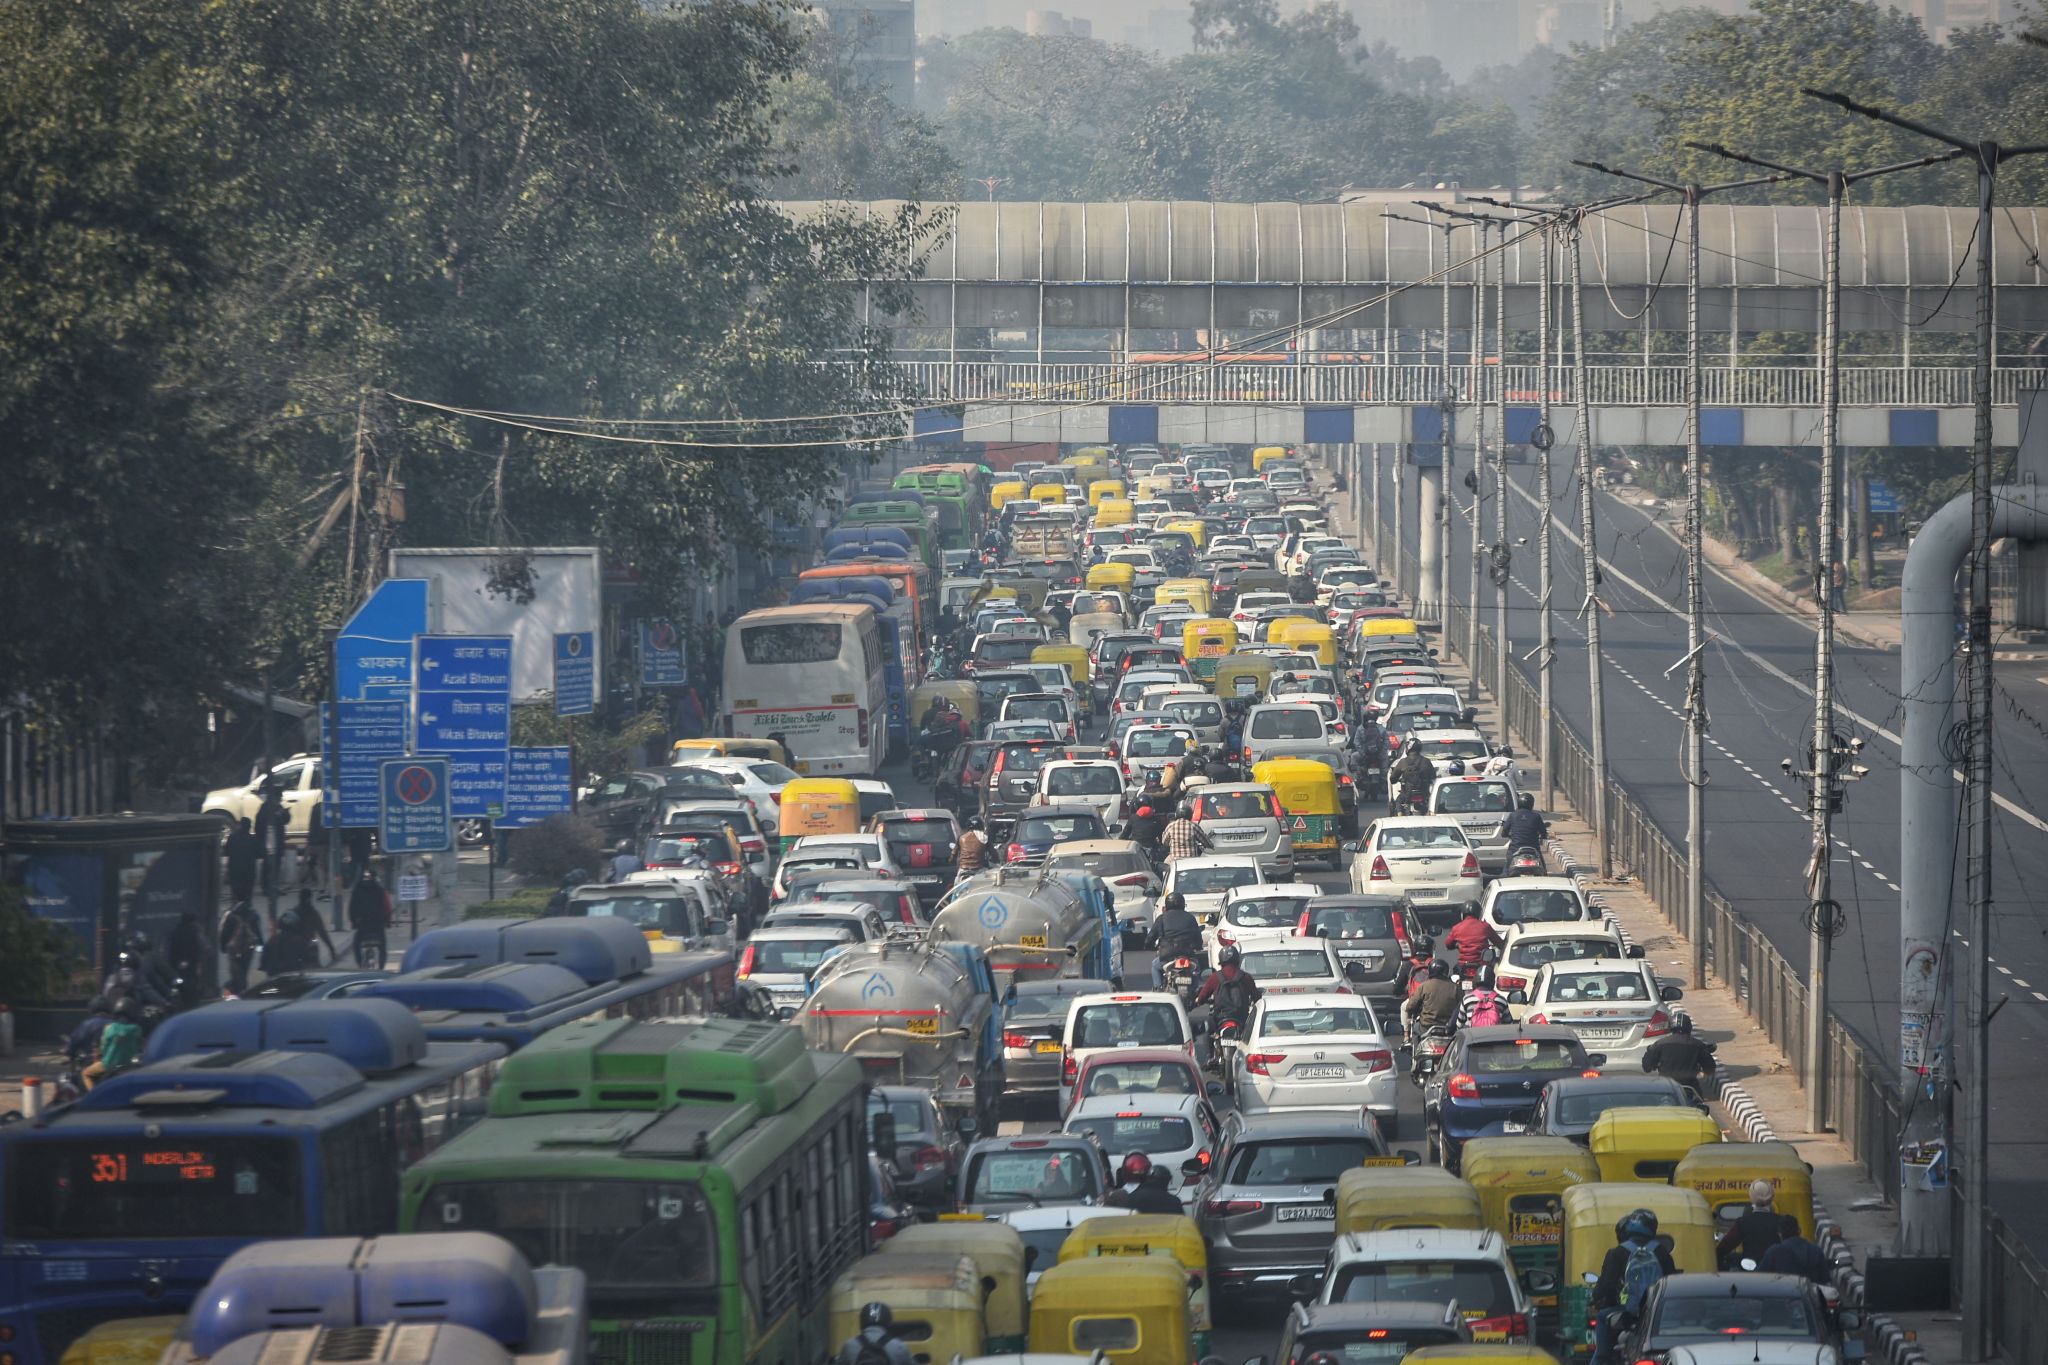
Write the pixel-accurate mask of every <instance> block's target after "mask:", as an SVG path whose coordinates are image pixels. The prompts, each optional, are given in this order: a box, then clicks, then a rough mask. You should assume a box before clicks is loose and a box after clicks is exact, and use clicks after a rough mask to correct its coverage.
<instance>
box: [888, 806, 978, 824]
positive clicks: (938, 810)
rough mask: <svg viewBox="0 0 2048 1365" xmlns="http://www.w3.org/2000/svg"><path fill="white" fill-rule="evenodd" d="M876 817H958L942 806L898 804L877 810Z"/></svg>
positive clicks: (942, 820) (902, 818) (903, 818)
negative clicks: (887, 808)
mask: <svg viewBox="0 0 2048 1365" xmlns="http://www.w3.org/2000/svg"><path fill="white" fill-rule="evenodd" d="M874 818H875V819H877V820H936V821H941V822H951V821H954V820H956V819H957V818H958V817H956V816H955V815H954V814H953V812H951V811H949V810H946V809H944V808H943V807H940V806H898V807H897V808H896V809H894V810H883V811H876V812H875V817H874Z"/></svg>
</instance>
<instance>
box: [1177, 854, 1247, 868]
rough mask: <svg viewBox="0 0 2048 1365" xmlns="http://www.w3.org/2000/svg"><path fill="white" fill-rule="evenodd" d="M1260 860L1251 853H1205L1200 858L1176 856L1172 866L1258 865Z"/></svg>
mask: <svg viewBox="0 0 2048 1365" xmlns="http://www.w3.org/2000/svg"><path fill="white" fill-rule="evenodd" d="M1258 865H1259V860H1258V859H1257V858H1255V857H1253V856H1252V855H1251V854H1249V853H1204V854H1203V855H1202V856H1201V857H1199V858H1175V859H1174V860H1173V862H1172V864H1171V865H1170V867H1169V870H1171V869H1172V868H1189V867H1192V868H1210V867H1257V866H1258Z"/></svg>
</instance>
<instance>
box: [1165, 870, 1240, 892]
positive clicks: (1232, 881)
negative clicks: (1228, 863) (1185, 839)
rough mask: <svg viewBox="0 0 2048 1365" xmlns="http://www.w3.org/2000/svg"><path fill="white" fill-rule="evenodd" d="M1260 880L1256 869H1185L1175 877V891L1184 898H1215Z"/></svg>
mask: <svg viewBox="0 0 2048 1365" xmlns="http://www.w3.org/2000/svg"><path fill="white" fill-rule="evenodd" d="M1258 880H1259V869H1258V868H1256V867H1184V868H1181V869H1180V870H1179V872H1178V873H1177V874H1176V875H1175V876H1174V879H1173V889H1174V890H1176V891H1178V892H1180V894H1181V895H1183V896H1215V895H1220V894H1222V893H1223V892H1225V891H1228V890H1229V889H1230V888H1231V887H1233V886H1252V885H1255V884H1256V883H1257V882H1258Z"/></svg>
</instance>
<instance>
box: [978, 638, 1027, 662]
mask: <svg viewBox="0 0 2048 1365" xmlns="http://www.w3.org/2000/svg"><path fill="white" fill-rule="evenodd" d="M1039 643H1040V642H1039V641H1037V640H1034V639H1032V638H1031V637H1030V636H1028V635H996V636H985V637H983V639H982V640H981V642H980V643H979V644H977V645H975V647H974V657H975V660H976V661H977V662H980V663H1005V664H1017V663H1023V662H1024V661H1025V660H1026V659H1028V658H1030V657H1031V651H1032V650H1034V649H1036V648H1038V646H1039Z"/></svg>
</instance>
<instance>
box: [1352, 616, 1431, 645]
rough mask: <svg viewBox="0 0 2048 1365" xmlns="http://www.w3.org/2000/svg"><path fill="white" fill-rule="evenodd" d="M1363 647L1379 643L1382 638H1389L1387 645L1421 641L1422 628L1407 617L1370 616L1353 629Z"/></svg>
mask: <svg viewBox="0 0 2048 1365" xmlns="http://www.w3.org/2000/svg"><path fill="white" fill-rule="evenodd" d="M1353 634H1355V635H1356V636H1357V637H1358V641H1359V644H1360V646H1361V647H1363V646H1365V644H1366V642H1367V641H1374V642H1378V641H1379V639H1380V637H1381V636H1387V637H1389V638H1388V640H1387V641H1386V643H1389V644H1398V643H1402V642H1404V641H1407V640H1420V639H1421V638H1422V627H1421V626H1418V625H1416V624H1415V622H1414V620H1413V619H1412V618H1410V617H1406V616H1368V617H1365V618H1364V619H1362V620H1360V621H1359V623H1358V624H1357V626H1356V627H1355V628H1354V629H1353Z"/></svg>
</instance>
